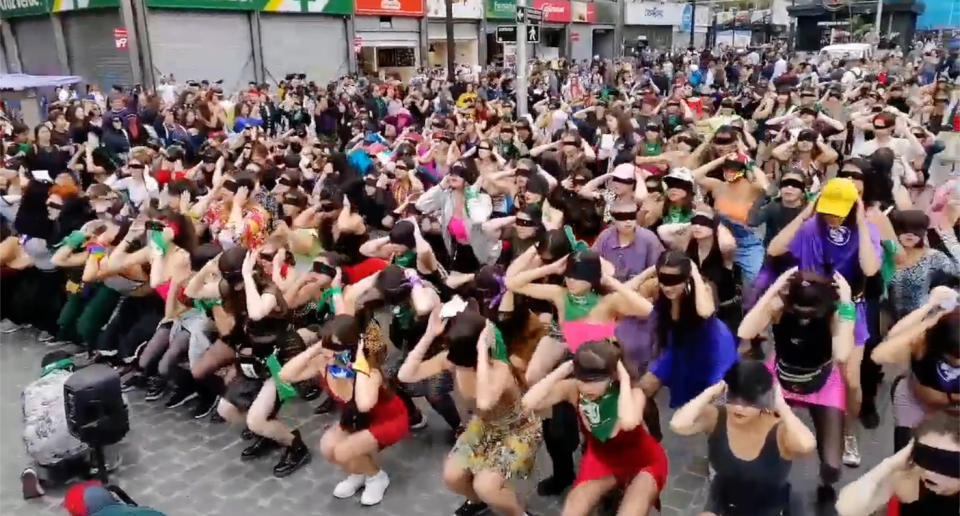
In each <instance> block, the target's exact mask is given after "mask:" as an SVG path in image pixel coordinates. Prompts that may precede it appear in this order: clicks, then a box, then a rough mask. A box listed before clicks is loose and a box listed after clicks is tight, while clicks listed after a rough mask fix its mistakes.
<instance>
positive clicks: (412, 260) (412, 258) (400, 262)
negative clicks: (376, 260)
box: [393, 249, 417, 269]
mask: <svg viewBox="0 0 960 516" xmlns="http://www.w3.org/2000/svg"><path fill="white" fill-rule="evenodd" d="M393 264H394V265H397V266H399V267H404V268H407V269H413V268H414V267H416V266H417V252H416V251H414V250H413V249H410V250H408V251H406V252H404V253H403V254H401V255H398V256H394V257H393Z"/></svg>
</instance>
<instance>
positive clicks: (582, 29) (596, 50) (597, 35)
mask: <svg viewBox="0 0 960 516" xmlns="http://www.w3.org/2000/svg"><path fill="white" fill-rule="evenodd" d="M571 9H572V12H573V14H572V22H573V25H572V26H571V28H570V58H571V59H573V60H577V61H580V60H583V59H592V58H593V56H599V57H601V58H605V59H612V58H613V56H614V55H615V52H616V40H615V38H614V28H615V25H616V23H617V4H615V3H613V2H602V1H601V2H595V3H594V2H590V3H587V2H571Z"/></svg>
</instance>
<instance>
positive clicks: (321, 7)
mask: <svg viewBox="0 0 960 516" xmlns="http://www.w3.org/2000/svg"><path fill="white" fill-rule="evenodd" d="M0 1H2V0H0ZM78 1H82V0H78ZM114 1H116V0H114ZM145 1H146V4H147V7H156V8H160V9H211V10H219V11H263V12H282V13H324V14H342V15H348V14H351V13H353V0H145Z"/></svg>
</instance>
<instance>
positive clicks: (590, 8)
mask: <svg viewBox="0 0 960 516" xmlns="http://www.w3.org/2000/svg"><path fill="white" fill-rule="evenodd" d="M570 3H571V4H572V5H571V8H572V11H573V22H574V23H597V4H595V3H593V2H590V3H587V2H570Z"/></svg>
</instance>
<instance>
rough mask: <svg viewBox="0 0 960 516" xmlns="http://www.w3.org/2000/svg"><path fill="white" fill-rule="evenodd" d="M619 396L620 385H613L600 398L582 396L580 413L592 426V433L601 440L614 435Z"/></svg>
mask: <svg viewBox="0 0 960 516" xmlns="http://www.w3.org/2000/svg"><path fill="white" fill-rule="evenodd" d="M619 396H620V386H619V385H611V386H610V388H609V389H607V392H606V393H604V395H603V396H601V397H600V399H599V400H590V399H587V398H584V397H583V396H580V414H582V415H583V419H584V420H585V421H586V422H587V424H588V425H589V426H590V433H591V434H593V436H594V437H595V438H596V439H597V440H598V441H600V442H606V441H608V440H610V438H611V437H613V430H614V429H615V428H616V426H617V401H618V398H619Z"/></svg>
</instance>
